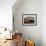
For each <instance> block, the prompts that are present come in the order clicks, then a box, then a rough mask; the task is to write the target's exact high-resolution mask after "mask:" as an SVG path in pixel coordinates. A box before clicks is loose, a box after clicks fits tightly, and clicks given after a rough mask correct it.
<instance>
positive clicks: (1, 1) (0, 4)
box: [0, 0, 16, 29]
mask: <svg viewBox="0 0 46 46" xmlns="http://www.w3.org/2000/svg"><path fill="white" fill-rule="evenodd" d="M15 2H16V0H0V27H7V28H9V29H12V6H13V4H14V3H15Z"/></svg>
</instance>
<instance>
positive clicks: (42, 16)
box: [41, 0, 46, 46]
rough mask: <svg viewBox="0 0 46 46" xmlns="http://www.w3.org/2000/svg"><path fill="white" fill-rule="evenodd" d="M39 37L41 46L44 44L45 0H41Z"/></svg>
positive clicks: (45, 34) (45, 40) (45, 41)
mask: <svg viewBox="0 0 46 46" xmlns="http://www.w3.org/2000/svg"><path fill="white" fill-rule="evenodd" d="M41 38H42V39H41V40H42V46H46V0H42V1H41Z"/></svg>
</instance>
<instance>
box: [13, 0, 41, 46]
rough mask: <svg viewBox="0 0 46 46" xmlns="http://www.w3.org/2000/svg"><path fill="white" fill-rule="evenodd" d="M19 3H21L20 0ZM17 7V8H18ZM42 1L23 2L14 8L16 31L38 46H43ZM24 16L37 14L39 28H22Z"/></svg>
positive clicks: (30, 0) (25, 0)
mask: <svg viewBox="0 0 46 46" xmlns="http://www.w3.org/2000/svg"><path fill="white" fill-rule="evenodd" d="M18 2H20V1H19V0H18ZM16 5H17V6H16ZM40 10H41V1H40V0H23V1H22V2H21V3H19V4H18V3H16V4H15V5H14V6H13V14H14V25H15V30H18V32H22V33H23V37H24V38H25V39H26V38H27V39H31V40H33V41H35V44H36V46H41V26H40V24H41V14H40V12H41V11H40ZM22 14H37V26H22Z"/></svg>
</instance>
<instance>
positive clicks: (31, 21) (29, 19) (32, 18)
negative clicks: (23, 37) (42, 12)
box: [22, 14, 37, 26]
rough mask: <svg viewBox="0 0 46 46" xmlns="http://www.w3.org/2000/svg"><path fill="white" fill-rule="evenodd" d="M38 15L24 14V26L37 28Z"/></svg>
mask: <svg viewBox="0 0 46 46" xmlns="http://www.w3.org/2000/svg"><path fill="white" fill-rule="evenodd" d="M36 25H37V14H22V26H36Z"/></svg>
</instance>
